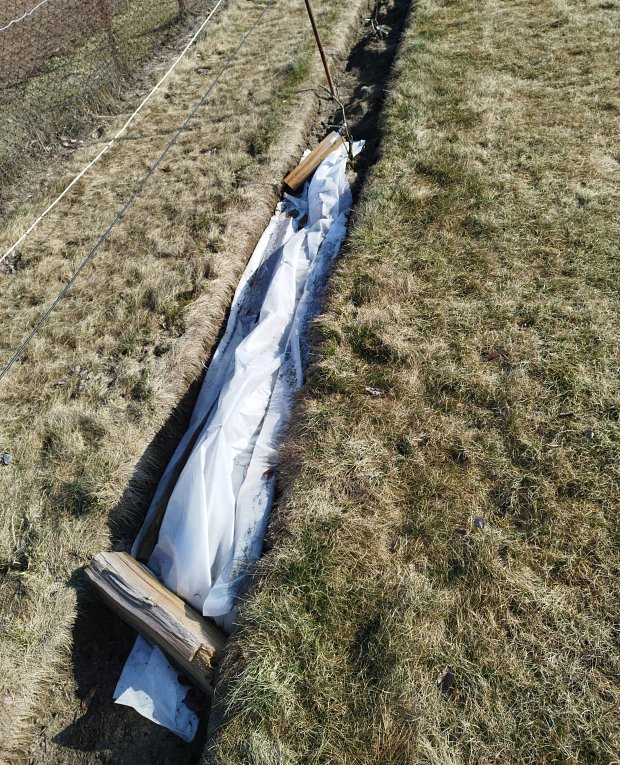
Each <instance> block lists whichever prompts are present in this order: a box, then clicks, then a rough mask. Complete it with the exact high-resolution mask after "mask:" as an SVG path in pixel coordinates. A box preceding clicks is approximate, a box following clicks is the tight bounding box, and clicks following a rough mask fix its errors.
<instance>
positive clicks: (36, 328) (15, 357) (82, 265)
mask: <svg viewBox="0 0 620 765" xmlns="http://www.w3.org/2000/svg"><path fill="white" fill-rule="evenodd" d="M274 2H275V0H268V2H267V4H266V5H265V7H264V8H263V10H262V11H261V12H260V14H259V15H258V16H257V17H256V19H255V20H254V21H253V23H252V25H251V26H250V28H249V29H248V30H247V32H246V33H245V34H244V35H243V37H242V38H241V42H240V43H239V44H238V45H237V47H236V48H235V49H234V51H233V52H232V53H231V54H230V56H229V57H228V59H227V60H226V62H225V64H224V66H223V67H222V68H221V69H220V71H219V72H218V74H217V76H216V77H215V79H214V80H213V82H212V83H211V84H210V85H209V87H208V88H207V90H206V91H205V92H204V94H203V96H202V97H201V99H200V101H198V103H197V104H196V105H195V106H194V108H193V109H192V111H191V112H190V113H189V115H188V116H187V117H186V119H185V121H184V122H183V124H182V125H181V127H180V128H179V129H178V130H177V132H176V133H175V135H174V137H173V138H172V139H171V140H170V142H169V143H168V145H167V146H166V148H165V149H164V150H163V152H162V153H161V154H160V155H159V157H158V158H157V160H156V162H155V163H154V164H153V165H152V166H151V168H150V170H149V171H148V173H147V174H146V175H145V176H144V178H142V180H141V181H140V183H139V184H138V185H137V186H136V188H135V189H134V191H133V192H132V194H131V196H130V197H129V199H128V200H127V201H126V202H125V204H124V205H123V206H122V208H121V209H120V210H119V212H118V213H117V214H116V217H115V218H114V220H113V221H112V223H110V225H109V226H108V227H107V228H106V230H105V231H104V232H103V234H102V235H101V236H100V237H99V239H98V240H97V242H96V244H95V246H94V247H93V248H92V250H91V251H90V252H89V253H88V255H86V257H85V258H84V260H83V261H82V262H81V263H80V265H79V267H78V268H77V270H76V271H75V273H74V274H73V276H72V277H71V278H70V279H69V281H68V282H67V284H66V285H65V286H64V287H63V289H62V290H61V291H60V292H59V293H58V295H57V297H56V299H55V300H54V302H53V303H52V304H51V306H50V307H49V308H48V309H47V311H45V313H44V314H43V316H42V317H41V318H40V319H39V321H38V322H37V323H36V324H35V326H34V328H33V329H32V331H31V332H30V334H29V335H28V337H27V338H26V339H25V340H24V342H23V343H22V344H21V346H20V347H19V349H18V350H17V351H16V352H15V353H14V354H13V356H12V358H11V360H10V361H9V363H8V364H7V365H6V366H5V367H4V369H3V370H2V372H0V381H1V380H2V379H3V378H4V377H5V376H6V375H7V373H8V372H9V371H10V370H11V367H12V366H13V364H15V362H16V361H17V360H18V359H19V357H20V356H21V355H22V353H23V352H24V351H25V350H26V348H27V347H28V346H29V345H30V342H31V341H32V339H33V338H34V336H35V335H36V334H37V332H38V331H39V329H41V327H42V326H43V324H44V323H45V322H46V321H47V319H48V318H49V316H50V315H51V314H52V312H53V311H54V309H55V308H56V306H57V305H58V304H59V303H60V301H61V300H62V299H63V298H64V297H65V295H66V294H67V292H68V291H69V290H70V289H71V286H72V285H73V284H74V282H75V281H76V279H77V278H78V276H79V275H80V274H81V273H82V271H83V270H84V268H86V266H87V265H88V263H90V261H91V260H92V259H93V258H94V256H95V254H96V253H97V250H98V249H99V248H100V247H101V245H102V244H103V243H104V242H105V241H106V239H107V238H108V236H109V235H110V233H111V231H112V229H114V228H115V226H116V225H117V223H119V221H120V220H121V219H122V218H123V217H124V215H125V213H126V212H127V210H128V209H129V208H130V207H131V206H132V204H133V203H134V202H135V201H136V198H137V197H138V195H139V194H140V192H141V191H142V189H143V188H144V186H145V184H146V182H147V181H148V180H149V178H150V177H151V176H152V175H153V173H154V172H155V170H157V168H158V167H159V165H160V164H161V163H162V162H163V160H164V158H165V157H166V155H167V154H168V152H169V151H170V149H172V147H173V146H174V145H175V144H176V142H177V141H178V140H179V136H180V135H181V134H182V133H183V132H184V131H185V130H186V129H187V126H188V125H189V123H190V122H191V120H192V119H193V118H194V116H195V115H196V113H197V112H198V110H199V109H200V108H201V107H202V105H203V104H204V103H205V101H206V100H207V98H208V97H209V96H210V95H211V93H212V91H213V89H214V88H215V86H216V85H217V83H218V82H219V81H220V80H221V79H222V76H223V75H224V73H225V72H226V71H227V69H228V68H229V67H230V65H231V64H232V62H233V61H234V59H235V58H236V57H237V54H238V53H239V51H240V50H241V48H243V46H244V45H245V43H246V41H247V39H248V37H249V36H250V35H251V34H252V32H253V31H254V30H255V29H256V27H257V26H258V24H259V22H260V20H261V19H262V18H263V16H264V15H265V13H266V12H267V10H268V9H269V7H270V6H271V5H273V3H274Z"/></svg>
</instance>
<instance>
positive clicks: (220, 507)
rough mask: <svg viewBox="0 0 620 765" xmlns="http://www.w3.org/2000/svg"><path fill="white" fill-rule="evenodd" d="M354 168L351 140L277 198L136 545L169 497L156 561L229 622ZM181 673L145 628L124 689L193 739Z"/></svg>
mask: <svg viewBox="0 0 620 765" xmlns="http://www.w3.org/2000/svg"><path fill="white" fill-rule="evenodd" d="M362 146H363V143H361V142H360V143H359V144H357V145H356V147H355V148H356V151H360V150H361V148H362ZM346 166H347V153H346V150H345V149H344V147H342V148H341V149H340V150H338V151H335V152H333V153H332V154H331V155H330V156H329V157H328V158H327V159H326V160H325V161H324V162H323V163H322V164H321V166H320V167H319V168H318V170H317V171H316V173H315V174H314V177H313V178H312V181H311V182H310V184H307V185H306V188H305V189H304V193H303V195H302V196H301V197H300V198H296V197H289V196H287V197H286V198H285V200H284V201H283V202H282V203H280V205H278V209H277V211H276V214H275V215H274V217H273V218H272V220H271V222H270V224H269V226H268V227H267V229H266V231H265V233H264V234H263V236H262V237H261V240H260V242H259V243H258V245H257V247H256V250H255V251H254V253H253V255H252V257H251V259H250V262H249V264H248V266H247V268H246V270H245V273H244V274H243V277H242V279H241V282H240V284H239V286H238V288H237V291H236V293H235V296H234V300H233V304H232V308H231V313H230V318H229V321H228V325H227V328H226V332H225V334H224V337H223V338H222V340H221V341H220V344H219V346H218V348H217V350H216V352H215V354H214V357H213V361H212V363H211V365H210V367H209V369H208V371H207V374H206V377H205V380H204V383H203V386H202V389H201V392H200V395H199V397H198V400H197V402H196V406H195V409H194V413H193V415H192V419H191V422H190V426H189V428H188V430H187V433H186V434H185V436H184V437H183V439H182V440H181V442H180V443H179V446H178V447H177V449H176V451H175V454H174V456H173V458H172V460H171V461H170V464H169V465H168V467H167V469H166V471H165V472H164V475H163V476H162V479H161V481H160V484H159V486H158V488H157V491H156V493H155V496H154V498H153V502H152V504H151V508H150V510H149V513H148V515H147V519H146V521H145V524H144V526H143V528H142V531H141V532H140V534H139V535H138V537H137V539H136V541H135V543H134V548H133V552H134V554H136V553H137V550H138V548H139V546H140V544H141V541H142V538H143V535H144V534H145V533H146V530H147V528H148V527H149V525H150V519H151V517H152V515H153V514H154V513H155V511H156V508H157V507H158V506H159V505H160V503H161V502H162V501H165V498H166V496H168V495H169V499H168V502H167V507H166V512H165V515H164V519H163V523H162V525H161V528H160V532H159V538H158V542H157V545H156V547H155V549H154V551H153V554H152V556H151V558H150V559H149V567H150V568H151V570H152V571H153V572H154V573H155V574H156V575H157V576H158V577H159V578H160V579H161V581H162V582H163V583H164V584H165V585H166V586H167V587H168V588H169V589H170V590H172V591H173V592H176V593H177V594H178V595H179V596H180V597H182V598H183V599H184V600H186V601H187V602H188V603H190V604H191V605H192V606H193V607H194V608H195V609H197V610H198V611H200V612H201V613H202V614H203V615H205V616H210V617H213V618H214V620H215V621H216V622H217V623H218V624H219V625H220V626H221V627H223V629H224V630H225V631H230V629H231V628H232V624H233V621H234V606H235V598H236V596H237V594H238V593H239V591H240V588H241V587H242V584H243V580H244V577H245V575H246V573H247V570H248V567H249V566H250V565H251V564H252V563H253V562H254V561H255V560H256V559H257V558H258V556H259V555H260V551H261V548H262V544H263V538H264V534H265V527H266V524H267V519H268V516H269V510H270V507H271V503H272V500H273V492H274V488H275V478H274V468H275V459H276V454H277V447H278V441H279V438H280V436H281V434H282V430H283V428H284V427H285V425H286V423H287V421H288V418H289V416H290V412H291V408H292V403H293V396H294V393H295V390H296V389H298V388H299V387H300V386H301V385H302V383H303V369H304V355H305V345H304V342H303V335H304V332H305V330H306V328H307V325H308V321H309V319H310V318H311V317H312V316H313V315H314V314H315V313H316V311H317V306H318V303H319V299H320V295H321V292H322V288H323V287H324V284H325V282H326V279H327V276H328V273H329V267H330V264H331V262H332V260H333V258H334V257H335V255H336V254H337V253H338V251H339V249H340V246H341V244H342V240H343V238H344V236H345V233H346V225H347V220H348V216H349V213H350V209H351V203H352V199H351V192H350V189H349V184H348V181H347V178H346ZM149 649H150V653H149ZM177 676H178V672H177V671H176V670H175V669H174V668H173V667H171V666H170V664H169V663H168V661H167V659H166V657H165V656H164V655H163V654H162V653H161V651H159V650H158V649H156V648H152V647H151V646H149V644H148V643H147V642H146V641H145V640H143V639H142V638H139V639H138V641H137V643H136V646H135V648H134V651H133V652H132V654H131V656H130V658H129V659H128V661H127V664H126V665H125V669H124V671H123V674H122V676H121V679H120V681H119V683H118V686H117V689H116V692H115V698H116V700H117V702H118V703H120V704H127V705H129V706H133V707H134V708H135V709H137V710H138V711H139V712H140V713H141V714H143V715H145V716H146V717H148V718H149V719H151V720H153V721H154V722H157V723H159V724H160V725H164V726H165V727H167V728H169V729H170V730H173V731H174V732H175V733H177V734H178V735H180V736H181V737H182V738H184V739H186V740H191V739H192V738H193V736H194V734H195V732H196V728H197V719H196V717H195V715H193V713H191V712H189V710H188V709H187V707H185V706H184V705H183V704H179V697H180V695H181V693H183V696H184V693H185V692H186V691H187V688H186V687H184V686H180V688H179V685H180V684H179V682H178V679H177ZM173 689H175V690H173Z"/></svg>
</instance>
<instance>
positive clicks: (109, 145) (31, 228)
mask: <svg viewBox="0 0 620 765" xmlns="http://www.w3.org/2000/svg"><path fill="white" fill-rule="evenodd" d="M44 1H45V2H47V0H44ZM223 2H224V0H218V2H217V3H216V5H215V6H214V8H213V9H212V10H211V12H210V13H209V15H208V16H207V18H206V19H205V20H204V21H203V22H202V24H201V25H200V27H199V28H198V30H197V31H196V32H195V33H194V35H193V36H192V38H191V40H190V41H189V42H188V43H187V45H186V46H185V48H183V50H182V51H181V53H180V54H179V56H178V58H177V59H176V60H175V62H174V63H173V64H172V66H171V67H170V69H168V71H167V72H166V73H165V74H164V76H163V77H162V78H161V79H160V80H159V82H158V83H157V84H156V85H155V87H154V88H153V90H151V92H150V93H149V94H148V95H147V96H146V98H144V100H143V101H142V103H141V104H140V106H138V108H137V109H136V110H135V111H134V112H133V113H132V114H131V115H130V116H129V118H128V119H127V121H126V122H125V124H124V125H123V127H122V128H121V129H120V130H119V131H118V133H117V134H116V135H115V136H114V137H113V138H112V139H111V140H110V141H108V143H106V144H105V146H104V147H103V149H101V151H100V152H99V154H97V156H96V157H94V158H93V159H91V161H90V162H89V163H88V164H87V165H86V167H84V168H83V169H82V170H81V171H80V172H79V173H78V174H77V175H76V176H75V178H74V179H73V180H72V181H71V183H70V184H69V185H68V186H67V187H66V188H65V190H64V191H63V192H62V193H61V194H59V195H58V196H57V197H56V199H55V200H54V201H53V202H52V203H51V204H50V205H49V206H48V207H47V208H46V209H45V210H44V211H43V212H42V213H41V215H39V217H38V218H37V219H36V220H35V221H34V222H33V223H32V224H31V225H30V226H29V227H28V228H27V229H26V231H24V233H23V234H22V235H21V236H20V237H19V239H18V240H17V241H16V242H15V243H14V244H13V245H11V247H9V249H8V250H7V251H6V252H5V253H4V255H3V256H2V257H1V258H0V263H2V262H3V261H4V260H6V259H7V258H8V257H9V255H11V253H13V252H14V251H15V250H16V249H17V247H19V245H20V244H21V243H22V242H23V241H24V239H26V237H28V236H30V234H31V233H32V232H33V231H34V230H35V228H36V227H37V226H38V225H39V223H41V221H42V220H43V219H44V218H46V217H47V216H48V214H49V213H50V212H51V211H52V210H53V209H54V207H56V205H57V204H58V203H59V202H60V201H61V199H63V198H64V197H65V196H66V195H67V194H68V193H69V191H71V189H72V188H73V187H74V186H75V184H76V183H77V182H78V181H79V180H80V178H82V177H83V176H84V175H86V173H87V172H88V171H89V170H90V168H91V167H92V166H93V165H95V164H96V163H97V162H98V161H99V160H100V159H101V157H103V155H104V154H105V153H106V152H107V151H108V149H111V148H112V146H113V145H114V144H115V143H116V141H118V139H119V138H121V137H122V135H123V133H125V131H126V130H127V128H128V127H129V125H131V123H132V122H133V121H134V119H135V118H136V117H137V116H138V114H139V113H140V112H141V111H142V109H143V107H144V106H145V104H146V103H147V102H148V101H150V99H151V98H152V97H153V96H154V95H155V93H156V92H157V91H158V90H159V88H160V87H161V86H162V85H163V83H164V81H165V80H166V79H167V78H168V77H169V76H170V74H172V72H173V71H174V69H175V68H176V67H177V65H178V64H179V63H180V61H181V59H182V58H183V57H184V56H185V54H186V53H187V51H188V50H189V49H190V48H191V46H192V45H193V44H194V43H195V42H196V40H197V39H198V36H199V35H200V33H201V32H202V30H203V29H204V28H205V27H206V26H207V24H208V23H209V22H210V21H211V18H212V17H213V15H214V14H215V12H216V11H217V9H218V8H219V7H220V5H221V4H222V3H223ZM0 31H1V30H0Z"/></svg>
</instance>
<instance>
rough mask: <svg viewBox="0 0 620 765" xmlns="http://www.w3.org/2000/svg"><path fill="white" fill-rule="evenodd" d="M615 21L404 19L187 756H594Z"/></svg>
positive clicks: (320, 759) (613, 618) (473, 9)
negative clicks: (198, 749) (217, 708)
mask: <svg viewBox="0 0 620 765" xmlns="http://www.w3.org/2000/svg"><path fill="white" fill-rule="evenodd" d="M619 22H620V3H618V2H617V1H616V0H609V1H606V2H591V3H581V2H576V1H573V0H562V1H560V0H486V1H485V2H476V1H474V0H463V1H462V2H452V1H449V0H421V2H420V3H419V7H418V10H417V12H416V15H415V18H414V19H413V20H412V25H411V28H410V30H409V32H408V35H407V39H406V41H405V44H404V47H403V49H402V54H401V58H400V64H399V67H398V72H397V76H396V80H395V83H394V86H393V89H392V92H391V95H390V97H389V103H388V107H387V112H386V118H385V127H386V132H387V137H386V140H385V142H384V147H383V155H382V158H381V160H380V162H379V164H378V166H377V167H376V170H375V171H374V173H373V175H372V178H371V180H370V182H369V184H368V186H367V187H366V190H365V192H364V195H363V200H362V203H361V205H360V207H359V209H358V214H357V217H356V221H355V225H354V229H353V233H352V236H351V239H350V243H349V247H348V251H347V253H346V256H345V257H343V258H342V260H341V262H340V264H339V266H338V268H337V271H336V274H335V276H334V279H333V283H332V285H331V289H330V295H329V300H328V305H327V310H326V313H325V315H324V316H323V317H322V318H321V319H320V320H319V321H318V322H317V324H316V338H315V339H316V355H315V360H314V363H313V365H312V368H311V370H310V373H309V379H308V384H307V386H306V388H305V391H304V393H303V395H302V397H301V401H300V404H299V410H298V414H297V418H296V423H295V426H294V427H293V430H292V432H291V434H290V436H289V439H288V443H287V445H286V447H285V449H284V450H283V454H284V462H285V464H284V466H283V470H282V482H281V483H282V487H283V495H282V497H281V500H280V503H279V508H278V510H277V511H276V512H275V514H274V516H273V521H272V525H271V531H270V540H269V545H270V546H273V547H272V549H270V551H269V552H268V554H267V555H266V556H265V558H264V559H263V562H262V564H261V566H260V570H259V571H258V573H257V578H256V584H255V587H254V589H253V590H252V591H251V593H250V595H249V597H248V599H247V602H246V604H245V608H244V619H243V623H242V626H241V627H240V629H239V632H238V635H237V638H236V640H235V641H234V642H233V644H232V645H231V650H230V652H229V654H228V657H227V660H226V663H225V667H224V670H223V681H224V682H223V683H222V685H220V692H219V701H220V705H221V706H222V707H224V708H225V709H227V712H228V713H227V716H226V718H225V721H224V724H223V725H222V727H221V728H220V730H219V734H218V736H217V737H216V740H215V743H214V745H213V747H211V749H210V750H209V754H208V755H207V756H206V761H208V762H211V763H218V764H219V765H224V764H226V765H230V764H232V763H252V764H253V765H258V764H259V763H260V764H261V765H266V764H267V763H304V764H306V763H339V765H346V764H347V763H351V764H353V763H355V765H360V763H368V764H370V763H373V765H377V763H420V764H421V763H425V764H428V765H431V764H432V765H448V764H450V765H464V764H465V763H472V764H473V763H477V764H478V763H480V764H482V763H484V764H485V765H486V764H490V763H520V764H522V765H525V764H528V765H530V764H531V765H543V764H546V765H551V763H554V764H555V765H557V764H559V763H565V764H567V765H568V764H569V763H570V764H571V765H572V764H576V763H601V764H602V763H606V764H611V763H614V762H618V761H619V760H620V726H619V725H618V708H619V704H620V691H619V688H620V670H619V667H620V634H619V631H618V596H619V594H620V593H619V587H620V585H619V582H620V547H619V542H620V521H619V513H618V507H619V500H620V491H619V482H618V478H619V467H618V466H619V465H620V422H619V419H620V364H619V361H618V359H619V357H618V347H617V345H618V336H619V333H620V318H619V317H620V310H619V309H620V300H619V297H618V284H619V282H620V259H619V257H618V255H619V253H618V242H619V241H620V222H619V219H618V212H617V211H618V203H619V202H620V185H619V171H620V147H619V144H618V136H617V127H618V119H619V117H620V100H619V99H618V94H617V89H616V88H617V82H618V75H619V74H620V72H618V66H619V63H620V44H619V43H620V39H619V38H618V35H617V30H618V24H619ZM367 388H376V389H377V390H378V391H379V392H380V395H372V392H368V391H367ZM274 545H275V546H274Z"/></svg>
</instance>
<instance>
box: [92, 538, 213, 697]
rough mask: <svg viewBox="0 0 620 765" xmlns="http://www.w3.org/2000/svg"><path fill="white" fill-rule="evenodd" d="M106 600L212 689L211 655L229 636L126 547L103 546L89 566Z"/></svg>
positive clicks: (206, 689) (194, 678) (189, 674)
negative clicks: (105, 548)
mask: <svg viewBox="0 0 620 765" xmlns="http://www.w3.org/2000/svg"><path fill="white" fill-rule="evenodd" d="M85 573H86V576H87V577H88V579H89V580H90V581H91V583H92V584H93V586H94V587H95V589H96V590H97V592H98V593H99V595H100V596H101V598H102V599H103V600H104V602H105V603H106V604H107V605H108V606H109V607H110V608H111V609H112V610H113V611H115V612H116V613H117V614H118V615H119V616H120V617H121V618H122V619H123V620H124V621H126V622H127V623H128V624H130V625H131V626H132V627H134V629H136V630H137V631H138V632H140V633H141V634H142V635H144V637H146V638H147V640H149V641H150V642H151V643H154V644H155V645H157V646H159V648H161V649H162V651H164V653H165V654H167V656H168V657H169V658H170V659H171V660H172V662H173V663H174V664H176V665H177V666H178V667H179V668H180V669H181V670H182V672H183V673H184V674H185V675H187V677H188V678H189V679H190V680H191V681H192V682H193V683H194V684H195V685H196V686H198V687H199V688H200V689H201V690H203V691H204V692H205V693H208V694H211V693H212V692H213V687H212V677H213V660H214V658H215V656H216V655H217V654H218V653H219V652H220V651H222V650H223V648H224V645H225V644H226V636H225V635H224V633H223V632H222V631H221V630H219V629H218V628H217V627H216V626H215V625H213V624H210V623H209V622H208V621H207V620H206V619H205V618H204V617H202V616H201V615H200V614H198V613H197V612H196V611H194V609H193V608H191V607H190V606H188V605H187V603H185V601H183V600H181V598H179V597H178V596H177V595H175V594H174V593H172V592H170V590H168V589H167V588H166V587H164V585H163V584H161V582H159V581H158V580H157V579H156V578H155V577H154V576H153V575H152V574H151V573H150V572H149V571H148V570H147V569H146V568H145V567H144V566H142V565H141V564H140V563H138V562H137V561H136V560H134V559H133V558H132V557H131V556H130V555H128V554H127V553H125V552H122V553H115V552H104V553H100V554H99V555H97V556H96V557H95V558H94V560H93V561H92V563H91V564H90V565H89V566H87V567H86V572H85Z"/></svg>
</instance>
